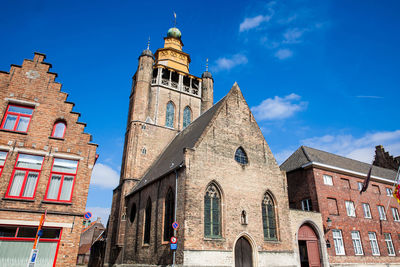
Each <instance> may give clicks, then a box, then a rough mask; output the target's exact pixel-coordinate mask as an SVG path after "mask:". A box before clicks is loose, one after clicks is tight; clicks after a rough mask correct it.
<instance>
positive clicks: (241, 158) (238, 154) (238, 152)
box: [235, 147, 249, 165]
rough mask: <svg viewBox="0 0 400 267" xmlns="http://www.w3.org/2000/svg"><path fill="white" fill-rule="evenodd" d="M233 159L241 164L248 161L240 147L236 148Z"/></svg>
mask: <svg viewBox="0 0 400 267" xmlns="http://www.w3.org/2000/svg"><path fill="white" fill-rule="evenodd" d="M235 160H236V161H237V162H238V163H240V164H242V165H246V164H247V163H249V160H248V158H247V155H246V152H245V151H244V149H243V148H242V147H239V148H238V149H236V153H235Z"/></svg>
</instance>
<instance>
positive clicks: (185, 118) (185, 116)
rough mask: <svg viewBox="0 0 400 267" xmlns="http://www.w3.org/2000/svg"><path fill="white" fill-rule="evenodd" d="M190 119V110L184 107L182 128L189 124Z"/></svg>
mask: <svg viewBox="0 0 400 267" xmlns="http://www.w3.org/2000/svg"><path fill="white" fill-rule="evenodd" d="M191 117H192V116H191V112H190V108H189V107H186V108H185V110H184V111H183V128H185V127H187V126H188V125H189V124H190V119H191Z"/></svg>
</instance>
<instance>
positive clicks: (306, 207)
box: [301, 198, 312, 211]
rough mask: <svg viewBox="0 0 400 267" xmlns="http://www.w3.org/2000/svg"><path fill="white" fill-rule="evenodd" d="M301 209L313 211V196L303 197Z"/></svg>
mask: <svg viewBox="0 0 400 267" xmlns="http://www.w3.org/2000/svg"><path fill="white" fill-rule="evenodd" d="M301 209H302V210H304V211H312V202H311V198H307V199H303V200H302V201H301Z"/></svg>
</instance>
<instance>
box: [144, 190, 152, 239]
mask: <svg viewBox="0 0 400 267" xmlns="http://www.w3.org/2000/svg"><path fill="white" fill-rule="evenodd" d="M145 214H146V215H145V218H144V220H145V221H144V238H143V243H144V244H150V229H151V199H150V197H149V198H148V199H147V204H146V212H145Z"/></svg>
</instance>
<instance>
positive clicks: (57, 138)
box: [49, 136, 65, 141]
mask: <svg viewBox="0 0 400 267" xmlns="http://www.w3.org/2000/svg"><path fill="white" fill-rule="evenodd" d="M49 139H53V140H58V141H64V140H65V139H64V138H61V137H54V136H49Z"/></svg>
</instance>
